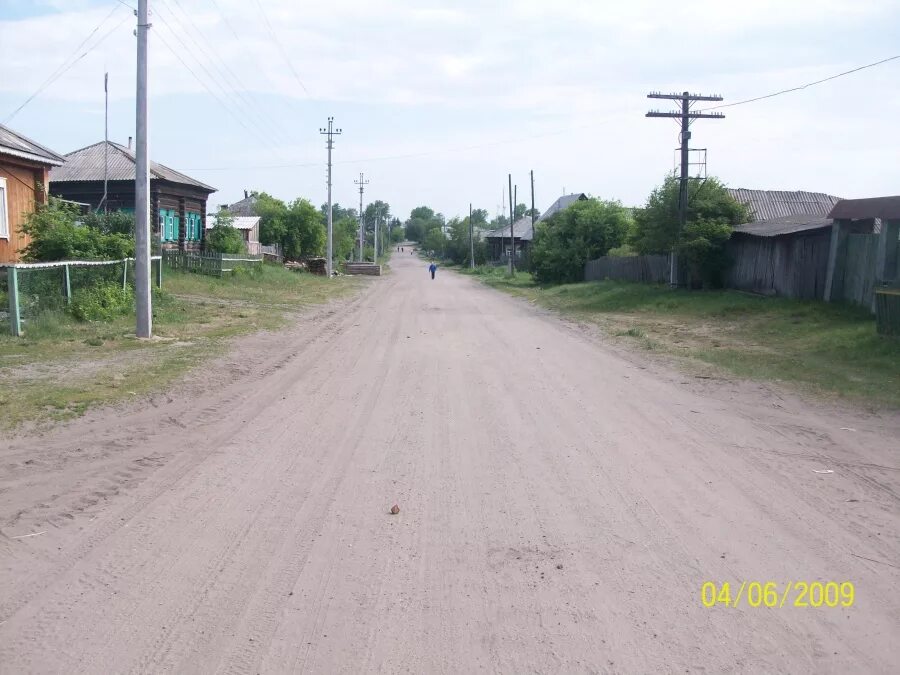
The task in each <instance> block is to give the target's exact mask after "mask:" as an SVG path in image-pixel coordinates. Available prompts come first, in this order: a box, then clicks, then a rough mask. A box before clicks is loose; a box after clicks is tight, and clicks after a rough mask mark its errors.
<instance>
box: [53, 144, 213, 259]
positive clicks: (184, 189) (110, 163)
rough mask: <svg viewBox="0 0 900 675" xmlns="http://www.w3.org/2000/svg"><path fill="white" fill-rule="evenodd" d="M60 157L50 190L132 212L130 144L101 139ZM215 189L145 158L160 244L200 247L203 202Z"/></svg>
mask: <svg viewBox="0 0 900 675" xmlns="http://www.w3.org/2000/svg"><path fill="white" fill-rule="evenodd" d="M130 145H131V144H130V143H129V146H130ZM65 160H66V162H65V164H64V165H62V166H60V167H58V168H56V169H53V170H52V171H51V172H50V186H51V187H50V194H52V195H53V196H54V197H61V198H63V199H69V200H72V201H76V202H84V203H87V204H90V205H91V207H92V208H95V209H96V208H100V207H102V206H104V205H105V206H106V208H108V209H109V210H115V209H118V210H120V211H128V212H130V213H134V181H135V157H134V150H133V149H132V148H131V147H126V146H124V145H119V144H118V143H112V142H108V143H107V142H103V141H101V142H100V143H95V144H94V145H89V146H87V147H86V148H81V149H80V150H75V151H74V152H70V153H68V154H67V155H65ZM104 177H105V179H106V180H105V181H104ZM104 182H105V183H106V188H105V190H104ZM215 191H216V189H215V188H214V187H210V186H209V185H206V184H205V183H201V182H200V181H198V180H196V179H194V178H191V177H190V176H186V175H185V174H183V173H180V172H178V171H175V170H174V169H171V168H169V167H167V166H165V165H163V164H159V163H158V162H154V161H151V162H150V222H151V223H152V224H153V227H152V233H153V237H154V240H155V241H156V242H159V246H160V247H161V248H168V249H179V250H182V251H185V250H199V249H201V248H202V247H203V241H204V239H205V229H204V227H203V223H205V222H206V202H207V200H208V199H209V196H210V195H211V194H212V193H213V192H215Z"/></svg>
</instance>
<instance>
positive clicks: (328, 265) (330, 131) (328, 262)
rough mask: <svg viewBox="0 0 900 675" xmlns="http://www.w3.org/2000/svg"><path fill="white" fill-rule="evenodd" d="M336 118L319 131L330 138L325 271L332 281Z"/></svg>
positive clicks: (327, 143)
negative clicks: (332, 156)
mask: <svg viewBox="0 0 900 675" xmlns="http://www.w3.org/2000/svg"><path fill="white" fill-rule="evenodd" d="M333 123H334V118H333V117H329V118H328V128H327V129H322V128H320V129H319V133H320V134H324V135H326V136H328V141H327V142H326V143H325V147H327V148H328V178H327V180H328V245H327V250H326V252H325V256H326V258H325V270H326V271H327V273H328V278H329V279H330V278H331V276H332V274H333V273H334V270H333V267H334V226H333V213H332V210H331V150H332V149H333V148H334V136H340V135H341V130H340V129H335V128H333Z"/></svg>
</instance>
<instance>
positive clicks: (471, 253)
mask: <svg viewBox="0 0 900 675" xmlns="http://www.w3.org/2000/svg"><path fill="white" fill-rule="evenodd" d="M469 267H470V268H472V269H473V270H474V269H475V226H474V225H473V224H472V202H469Z"/></svg>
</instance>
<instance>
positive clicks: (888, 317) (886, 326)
mask: <svg viewBox="0 0 900 675" xmlns="http://www.w3.org/2000/svg"><path fill="white" fill-rule="evenodd" d="M875 325H876V326H877V328H878V332H879V333H881V334H882V335H900V288H879V289H878V290H876V291H875Z"/></svg>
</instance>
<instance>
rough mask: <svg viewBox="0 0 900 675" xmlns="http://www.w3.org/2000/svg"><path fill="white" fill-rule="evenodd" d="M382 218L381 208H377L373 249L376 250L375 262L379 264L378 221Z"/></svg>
mask: <svg viewBox="0 0 900 675" xmlns="http://www.w3.org/2000/svg"><path fill="white" fill-rule="evenodd" d="M379 220H381V209H380V208H379V209H376V210H375V239H374V242H373V243H374V246H373V247H372V250H373V251H374V259H375V264H376V265H377V264H378V221H379Z"/></svg>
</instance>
